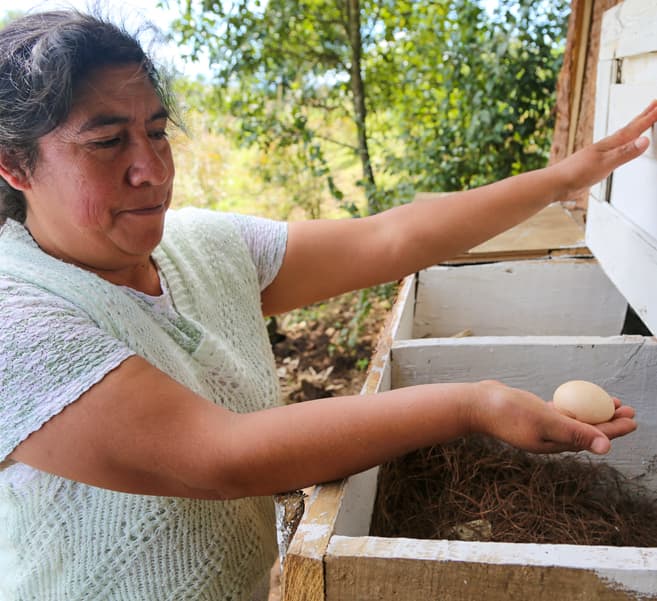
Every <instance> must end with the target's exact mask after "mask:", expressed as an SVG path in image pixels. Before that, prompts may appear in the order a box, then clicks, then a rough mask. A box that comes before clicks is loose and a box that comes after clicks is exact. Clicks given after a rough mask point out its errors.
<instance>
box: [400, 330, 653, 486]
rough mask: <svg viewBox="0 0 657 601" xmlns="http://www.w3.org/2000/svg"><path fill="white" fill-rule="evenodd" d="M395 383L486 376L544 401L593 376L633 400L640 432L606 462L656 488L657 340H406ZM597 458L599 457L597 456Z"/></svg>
mask: <svg viewBox="0 0 657 601" xmlns="http://www.w3.org/2000/svg"><path fill="white" fill-rule="evenodd" d="M392 367H393V373H392V384H393V387H394V388H397V387H402V386H409V385H414V384H428V383H433V382H472V381H479V380H485V379H495V380H499V381H502V382H504V383H506V384H508V385H509V386H514V387H517V388H522V389H524V390H529V391H530V392H533V393H534V394H537V395H538V396H540V397H541V398H543V399H546V400H549V399H551V398H552V393H553V392H554V390H555V389H556V388H557V386H559V385H560V384H561V383H563V382H565V381H567V380H590V381H592V382H596V383H597V384H599V385H600V386H602V387H603V388H604V389H605V390H607V391H608V392H609V393H610V394H612V395H614V396H617V397H618V398H620V399H621V400H622V401H623V402H625V403H627V404H629V405H632V406H633V407H634V408H635V409H636V412H637V421H638V423H639V428H638V429H637V431H636V432H633V433H632V434H630V435H628V436H625V437H623V438H620V439H618V440H615V441H614V443H613V446H612V451H611V452H610V453H609V454H608V455H606V456H604V458H603V460H604V461H606V462H608V463H609V464H610V465H612V466H614V467H616V468H618V469H619V470H621V471H622V472H623V473H624V474H626V475H627V476H629V477H633V478H638V479H640V480H641V481H642V482H643V483H645V484H646V485H647V486H650V487H651V488H652V489H654V490H657V447H655V440H656V439H657V394H656V393H655V391H657V340H655V339H654V338H644V337H642V336H616V337H596V336H582V337H559V336H528V337H512V336H505V337H494V336H490V337H473V338H458V339H446V338H438V339H427V340H406V341H399V342H397V343H396V344H395V345H394V346H393V349H392ZM593 459H595V460H601V459H600V458H595V457H593Z"/></svg>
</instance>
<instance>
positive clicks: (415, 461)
mask: <svg viewBox="0 0 657 601" xmlns="http://www.w3.org/2000/svg"><path fill="white" fill-rule="evenodd" d="M371 534H372V535H373V536H386V537H409V538H420V539H460V540H477V541H497V542H516V543H548V544H581V545H610V546H633V547H655V546H657V498H656V497H655V495H654V494H653V493H650V492H649V491H648V490H646V489H645V488H643V487H641V486H640V485H639V484H637V483H636V482H633V481H630V480H628V479H627V478H625V477H624V476H623V475H622V474H620V473H619V472H618V471H617V470H615V469H613V468H611V467H609V466H608V465H606V464H604V463H601V462H594V461H591V460H590V459H588V458H587V457H586V456H580V455H573V454H566V455H559V456H543V455H532V454H529V453H526V452H524V451H519V450H517V449H514V448H511V447H508V446H507V445H504V444H502V443H500V442H497V441H493V440H490V439H487V438H483V437H471V438H467V439H460V440H457V441H454V442H452V443H449V444H445V445H439V446H435V447H431V448H426V449H421V450H419V451H416V452H414V453H411V454H409V455H406V456H404V457H401V458H399V459H398V460H396V461H393V462H391V463H389V464H386V465H384V466H382V468H381V470H380V473H379V487H378V494H377V499H376V503H375V508H374V513H373V518H372V527H371Z"/></svg>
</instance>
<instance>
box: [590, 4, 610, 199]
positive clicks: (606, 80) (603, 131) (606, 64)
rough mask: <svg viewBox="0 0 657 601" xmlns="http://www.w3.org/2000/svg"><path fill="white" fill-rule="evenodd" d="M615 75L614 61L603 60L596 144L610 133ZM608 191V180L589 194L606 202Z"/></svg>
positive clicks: (599, 74) (598, 85) (599, 73)
mask: <svg viewBox="0 0 657 601" xmlns="http://www.w3.org/2000/svg"><path fill="white" fill-rule="evenodd" d="M605 14H606V13H605ZM604 22H605V21H604V20H603V23H604ZM614 74H615V64H614V61H613V60H601V61H599V62H598V71H597V80H596V92H595V103H596V110H595V115H594V121H593V141H595V142H597V141H598V140H601V139H602V138H604V137H605V136H606V135H607V132H608V131H609V125H608V123H607V117H608V114H609V111H608V106H609V94H610V93H611V82H612V81H613V76H614ZM606 191H607V178H605V179H604V180H602V181H601V182H598V183H597V184H595V185H593V186H591V189H590V191H589V194H590V196H592V197H593V198H595V199H597V200H606Z"/></svg>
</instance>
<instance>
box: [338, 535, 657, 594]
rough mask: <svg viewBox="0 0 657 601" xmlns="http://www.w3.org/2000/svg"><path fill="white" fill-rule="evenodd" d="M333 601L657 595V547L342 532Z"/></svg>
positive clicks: (339, 537) (339, 539)
mask: <svg viewBox="0 0 657 601" xmlns="http://www.w3.org/2000/svg"><path fill="white" fill-rule="evenodd" d="M326 593H327V596H326V599H327V601H380V600H381V599H386V600H388V599H389V600H395V601H423V600H432V599H440V600H441V601H482V600H483V599H485V600H486V601H526V600H528V599H531V600H532V601H555V600H556V599H567V600H569V601H574V600H578V601H627V600H629V599H644V600H650V599H657V550H655V549H636V548H627V547H625V548H612V547H586V546H574V545H531V544H504V543H468V542H460V541H444V540H443V541H419V540H413V539H383V538H375V537H367V538H352V537H341V536H336V537H333V539H332V540H331V544H330V545H329V549H328V552H327V558H326Z"/></svg>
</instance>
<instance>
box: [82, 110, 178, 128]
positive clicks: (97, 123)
mask: <svg viewBox="0 0 657 601" xmlns="http://www.w3.org/2000/svg"><path fill="white" fill-rule="evenodd" d="M168 118H169V111H167V110H166V109H165V108H160V109H158V110H157V111H155V112H154V113H153V114H152V115H151V116H150V117H149V118H148V119H147V120H146V123H152V122H153V121H159V120H161V119H168ZM130 121H131V119H130V117H126V116H124V115H111V114H104V113H101V114H99V115H94V116H93V117H91V118H89V119H87V120H86V121H85V122H84V123H83V124H82V125H81V126H80V128H79V129H78V134H83V133H85V132H88V131H91V130H93V129H99V128H101V127H107V126H110V125H123V124H125V123H130Z"/></svg>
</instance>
